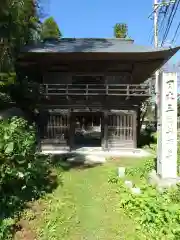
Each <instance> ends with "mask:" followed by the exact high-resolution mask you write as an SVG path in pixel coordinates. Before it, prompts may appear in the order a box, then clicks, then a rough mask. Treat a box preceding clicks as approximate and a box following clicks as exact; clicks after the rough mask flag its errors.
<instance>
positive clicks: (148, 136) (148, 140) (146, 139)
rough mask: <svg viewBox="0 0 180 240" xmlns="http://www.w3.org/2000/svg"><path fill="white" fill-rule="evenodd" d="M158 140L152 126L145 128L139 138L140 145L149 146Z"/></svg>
mask: <svg viewBox="0 0 180 240" xmlns="http://www.w3.org/2000/svg"><path fill="white" fill-rule="evenodd" d="M156 142H157V139H156V137H155V136H154V133H153V131H152V129H151V128H148V127H147V128H145V129H144V130H142V131H141V133H140V136H139V138H138V147H143V146H149V147H150V145H151V144H155V143H156Z"/></svg>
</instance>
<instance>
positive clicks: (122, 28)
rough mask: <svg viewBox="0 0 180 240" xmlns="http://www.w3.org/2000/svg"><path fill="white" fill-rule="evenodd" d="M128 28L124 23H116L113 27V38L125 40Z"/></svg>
mask: <svg viewBox="0 0 180 240" xmlns="http://www.w3.org/2000/svg"><path fill="white" fill-rule="evenodd" d="M127 36H128V26H127V24H125V23H116V24H115V26H114V37H116V38H127Z"/></svg>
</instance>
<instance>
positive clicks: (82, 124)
mask: <svg viewBox="0 0 180 240" xmlns="http://www.w3.org/2000/svg"><path fill="white" fill-rule="evenodd" d="M73 115H74V117H73V120H74V141H73V147H74V148H80V147H101V139H102V131H101V121H102V114H101V113H98V112H81V113H73Z"/></svg>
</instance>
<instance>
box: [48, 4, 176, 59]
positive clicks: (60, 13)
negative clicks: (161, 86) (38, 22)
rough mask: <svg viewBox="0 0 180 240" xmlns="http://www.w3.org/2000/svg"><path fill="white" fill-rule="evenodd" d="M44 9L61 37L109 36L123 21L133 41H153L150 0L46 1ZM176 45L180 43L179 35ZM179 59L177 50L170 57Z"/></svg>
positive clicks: (143, 43) (144, 43) (140, 43)
mask: <svg viewBox="0 0 180 240" xmlns="http://www.w3.org/2000/svg"><path fill="white" fill-rule="evenodd" d="M45 10H46V12H47V13H48V15H49V16H53V17H54V19H55V20H56V22H57V24H58V26H59V28H60V30H61V32H62V34H63V37H76V38H78V37H79V38H81V37H82V38H86V37H87V38H88V37H90V38H93V37H94V38H112V37H113V26H114V25H115V23H121V22H123V23H126V24H127V25H128V29H129V30H128V33H129V37H131V38H132V39H133V40H134V41H135V43H136V44H139V45H147V46H148V45H152V44H153V43H152V42H151V39H152V37H153V20H150V19H149V18H148V16H149V15H150V13H151V12H152V11H153V0H136V1H135V0H124V1H123V0H111V1H109V0H66V1H61V0H48V3H47V6H46V8H45ZM175 20H176V22H177V21H179V20H178V19H177V18H176V19H175ZM176 22H175V23H176ZM175 29H176V28H175V26H174V27H172V31H173V30H174V32H175ZM175 45H180V34H179V39H178V41H177V42H176V44H175ZM179 61H180V51H179V53H178V54H176V55H175V56H174V57H173V58H172V59H171V62H173V63H176V62H179Z"/></svg>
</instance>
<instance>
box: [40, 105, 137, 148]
mask: <svg viewBox="0 0 180 240" xmlns="http://www.w3.org/2000/svg"><path fill="white" fill-rule="evenodd" d="M89 115H92V116H94V117H96V119H98V121H97V120H96V124H95V125H96V126H94V124H93V120H90V121H91V122H90V121H89V122H88V123H90V124H89V126H90V128H91V131H89V132H88V127H87V126H86V125H85V127H84V125H83V122H82V121H81V120H79V126H76V121H77V117H80V118H79V119H82V120H83V119H85V121H86V119H87V117H88V116H89ZM91 126H92V127H91ZM92 129H98V130H96V131H99V132H96V135H98V137H97V136H96V137H95V138H94V140H93V137H92V136H91V134H92V135H93V130H92ZM135 129H136V114H135V112H134V111H119V110H116V111H113V110H110V111H107V110H102V112H98V113H97V112H87V111H82V110H80V111H78V112H74V111H71V110H68V109H54V110H53V109H52V110H48V114H47V120H46V124H45V125H44V127H43V134H42V136H43V138H42V143H46V144H53V145H56V146H58V148H60V149H68V148H70V149H73V148H77V147H78V146H79V147H80V146H81V147H82V146H102V147H103V148H104V149H119V148H123V147H135V144H136V143H135V142H136V130H135ZM83 131H86V132H88V133H89V136H90V137H91V138H90V145H89V144H88V143H87V139H86V138H83V135H82V137H81V138H80V134H81V132H83ZM77 133H78V134H79V138H78V137H77ZM77 139H79V141H80V139H81V143H78V140H77Z"/></svg>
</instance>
